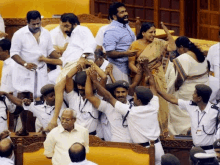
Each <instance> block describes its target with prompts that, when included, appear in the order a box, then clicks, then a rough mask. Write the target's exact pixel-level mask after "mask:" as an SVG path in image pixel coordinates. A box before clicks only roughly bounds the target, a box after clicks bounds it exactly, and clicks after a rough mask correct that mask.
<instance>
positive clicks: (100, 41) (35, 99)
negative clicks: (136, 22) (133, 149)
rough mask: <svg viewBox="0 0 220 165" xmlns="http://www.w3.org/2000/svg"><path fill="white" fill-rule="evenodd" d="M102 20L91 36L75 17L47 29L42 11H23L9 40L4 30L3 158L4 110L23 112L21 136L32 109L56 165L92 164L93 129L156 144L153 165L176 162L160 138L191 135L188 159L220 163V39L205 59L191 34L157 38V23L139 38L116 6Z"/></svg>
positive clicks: (5, 145)
mask: <svg viewBox="0 0 220 165" xmlns="http://www.w3.org/2000/svg"><path fill="white" fill-rule="evenodd" d="M108 19H109V22H110V23H109V25H106V26H103V27H102V28H100V30H99V31H98V33H97V36H96V37H94V36H93V34H92V33H91V31H90V30H89V29H88V28H87V27H85V26H81V25H80V22H79V20H78V18H77V16H76V15H74V14H73V13H64V14H62V15H61V18H60V25H59V26H58V27H56V28H55V29H53V30H51V31H50V32H49V31H48V30H46V29H45V28H43V27H41V15H40V13H39V12H38V11H36V10H34V11H29V12H28V13H27V26H25V27H22V28H20V29H19V30H18V31H16V32H15V33H14V34H13V37H12V40H11V41H10V40H8V39H4V37H6V36H7V34H6V33H5V31H4V30H1V29H0V38H1V37H3V38H2V39H1V40H0V60H2V61H4V66H3V69H2V78H1V87H0V116H1V118H0V133H1V134H0V135H2V136H1V137H3V138H1V142H0V156H1V158H0V162H1V161H2V162H3V161H5V162H6V161H7V162H8V164H13V160H14V156H13V145H12V143H11V141H10V137H8V138H6V137H7V136H8V135H9V132H8V131H7V130H8V126H7V111H9V112H10V113H13V114H15V115H18V114H19V115H20V117H19V119H16V122H14V123H15V125H14V131H16V130H17V132H16V134H17V135H18V136H28V134H29V133H28V131H27V111H30V112H32V113H33V115H34V116H35V117H36V121H35V125H33V126H32V127H35V130H36V132H42V133H46V140H45V142H44V149H45V152H44V155H45V156H46V157H47V158H50V159H52V163H53V165H61V164H62V165H68V164H91V165H93V164H95V163H93V162H89V161H88V160H86V159H85V155H86V153H88V152H89V135H95V136H98V137H99V138H101V139H103V140H105V141H112V142H126V143H137V144H140V145H142V146H143V147H146V148H148V147H149V146H150V141H154V143H155V145H154V146H155V164H156V165H160V164H162V165H167V164H175V165H177V164H180V162H179V160H178V159H177V158H176V157H175V156H173V155H171V154H164V150H163V147H162V145H161V142H160V138H159V137H160V136H164V137H168V136H171V135H191V136H192V139H193V144H194V147H193V148H192V150H191V151H190V160H191V163H192V164H196V163H199V164H205V163H206V162H209V163H210V162H213V164H216V163H217V164H218V160H220V159H219V156H218V154H219V153H220V152H219V151H220V140H219V139H220V131H219V129H218V128H219V120H220V114H219V112H220V110H219V105H220V103H219V101H220V88H219V77H220V75H219V74H220V73H219V70H220V62H219V56H220V44H219V43H218V44H216V45H213V46H212V47H211V48H210V51H209V53H208V56H207V57H206V56H205V55H204V53H203V52H202V51H201V50H200V49H199V48H198V47H197V46H196V45H195V44H194V43H192V42H191V41H190V40H189V39H188V38H187V37H185V36H181V37H178V38H177V39H176V40H174V39H173V37H172V35H171V34H170V33H169V30H168V29H167V27H166V26H165V25H164V23H163V22H162V23H161V26H162V28H163V29H164V31H165V33H166V34H167V40H162V39H158V38H156V27H155V26H154V24H153V23H143V24H142V26H141V29H140V32H139V33H138V35H137V36H135V35H134V33H133V32H132V30H131V28H130V26H129V21H128V12H127V10H126V7H125V5H124V4H123V3H120V2H115V3H113V4H112V5H110V7H109V16H108ZM219 37H220V34H219ZM167 52H169V53H170V54H172V55H173V56H172V57H170V59H169V61H168V67H167V70H166V71H165V70H164V67H163V59H164V54H165V53H167ZM17 121H21V122H17ZM213 143H214V144H213ZM215 152H216V153H215ZM2 155H3V156H2ZM4 155H6V156H4ZM217 158H218V159H217ZM1 164H2V163H1ZM6 164H7V163H6Z"/></svg>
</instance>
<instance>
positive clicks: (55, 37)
mask: <svg viewBox="0 0 220 165" xmlns="http://www.w3.org/2000/svg"><path fill="white" fill-rule="evenodd" d="M50 35H51V38H52V43H53V45H54V46H59V47H64V45H65V44H66V43H68V42H69V36H66V37H64V35H63V32H62V31H61V29H60V26H57V27H56V28H54V29H53V30H51V31H50Z"/></svg>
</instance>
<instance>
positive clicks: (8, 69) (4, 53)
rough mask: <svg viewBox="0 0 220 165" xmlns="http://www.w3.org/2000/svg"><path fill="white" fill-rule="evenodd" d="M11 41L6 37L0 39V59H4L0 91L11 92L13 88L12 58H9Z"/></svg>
mask: <svg viewBox="0 0 220 165" xmlns="http://www.w3.org/2000/svg"><path fill="white" fill-rule="evenodd" d="M10 48H11V42H10V41H9V40H7V39H2V40H0V60H2V61H4V65H3V68H2V77H1V88H0V90H1V91H5V92H8V93H13V92H14V91H15V89H14V88H13V86H12V70H13V66H14V60H12V59H11V58H10V54H9V51H10Z"/></svg>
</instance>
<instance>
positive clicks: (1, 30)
mask: <svg viewBox="0 0 220 165" xmlns="http://www.w3.org/2000/svg"><path fill="white" fill-rule="evenodd" d="M7 35H8V34H7V33H5V23H4V20H3V18H2V16H1V14H0V40H2V39H4V38H5V37H6V36H7Z"/></svg>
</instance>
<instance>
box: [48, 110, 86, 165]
mask: <svg viewBox="0 0 220 165" xmlns="http://www.w3.org/2000/svg"><path fill="white" fill-rule="evenodd" d="M76 120H77V119H76V112H75V111H74V110H72V109H70V108H67V109H64V111H63V113H62V115H61V124H60V125H59V126H58V127H56V128H54V129H53V130H52V131H51V132H50V133H48V135H47V138H46V140H45V142H44V155H45V156H46V157H47V158H49V159H51V158H52V164H53V165H60V164H62V165H68V164H69V163H71V160H70V158H69V155H68V150H69V148H70V147H71V145H72V144H73V143H76V142H78V143H81V144H84V146H85V148H86V152H88V151H89V131H88V129H86V128H84V127H82V126H80V125H78V124H76V123H75V122H76Z"/></svg>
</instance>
